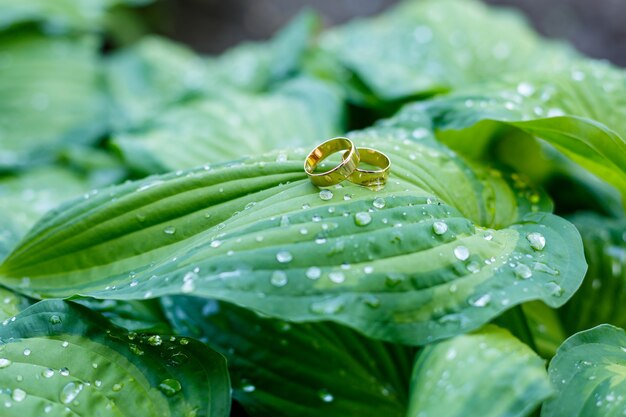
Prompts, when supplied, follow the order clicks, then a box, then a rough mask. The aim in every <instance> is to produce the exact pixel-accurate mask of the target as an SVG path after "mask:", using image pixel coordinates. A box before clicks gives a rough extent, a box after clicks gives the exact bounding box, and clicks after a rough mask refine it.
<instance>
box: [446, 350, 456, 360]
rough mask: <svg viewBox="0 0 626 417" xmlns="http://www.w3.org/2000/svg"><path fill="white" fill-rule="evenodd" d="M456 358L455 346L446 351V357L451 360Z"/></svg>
mask: <svg viewBox="0 0 626 417" xmlns="http://www.w3.org/2000/svg"><path fill="white" fill-rule="evenodd" d="M454 358H456V349H455V348H450V349H448V352H447V353H446V359H447V360H449V361H451V360H454Z"/></svg>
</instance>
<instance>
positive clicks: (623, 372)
mask: <svg viewBox="0 0 626 417" xmlns="http://www.w3.org/2000/svg"><path fill="white" fill-rule="evenodd" d="M549 374H550V380H551V381H552V385H553V386H554V387H555V389H556V395H555V396H554V397H552V398H551V399H549V400H548V401H546V403H545V404H544V405H543V408H542V410H541V417H565V416H567V417H583V416H584V417H617V416H623V415H624V413H625V412H626V334H624V330H623V329H620V328H617V327H613V326H610V325H606V324H605V325H601V326H598V327H595V328H593V329H591V330H586V331H584V332H580V333H577V334H575V335H574V336H572V337H570V338H569V339H567V341H565V343H564V344H563V345H562V346H561V347H560V348H559V351H558V352H557V355H556V356H555V357H554V359H553V360H552V362H550V369H549Z"/></svg>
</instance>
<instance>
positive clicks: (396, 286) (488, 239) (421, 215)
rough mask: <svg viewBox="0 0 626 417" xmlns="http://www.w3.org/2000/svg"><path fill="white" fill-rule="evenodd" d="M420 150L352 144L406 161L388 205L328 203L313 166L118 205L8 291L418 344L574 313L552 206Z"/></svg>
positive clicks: (75, 210) (76, 216)
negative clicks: (157, 305)
mask: <svg viewBox="0 0 626 417" xmlns="http://www.w3.org/2000/svg"><path fill="white" fill-rule="evenodd" d="M407 134H408V133H407V132H406V131H405V130H401V129H393V128H389V129H385V128H380V129H377V130H376V129H374V130H370V131H364V132H362V133H355V134H354V135H352V136H353V139H354V140H355V141H356V142H357V143H359V144H360V145H367V144H369V145H370V146H375V147H377V148H380V149H382V150H383V151H385V152H387V153H388V154H389V155H390V157H391V159H392V161H393V174H392V178H391V181H390V183H389V184H388V185H387V187H386V188H385V189H384V191H379V192H374V191H371V190H368V189H364V188H359V187H356V186H346V187H341V188H336V189H334V190H332V191H331V192H332V193H333V195H332V198H329V197H330V195H327V196H325V195H321V196H320V195H319V193H318V190H316V189H315V187H313V186H312V185H311V184H310V182H309V181H308V180H307V179H306V176H305V175H304V173H303V171H302V166H301V164H302V158H303V157H304V152H302V151H296V152H292V153H286V152H283V153H279V154H277V155H276V154H274V155H270V156H269V157H267V156H266V157H259V158H251V159H248V160H245V161H242V162H238V163H234V164H230V165H226V166H221V167H210V166H207V167H205V168H200V169H195V170H192V171H189V172H180V173H174V174H168V175H165V176H161V177H152V178H150V179H147V180H145V181H143V182H139V183H127V184H124V185H122V186H119V187H115V188H111V189H109V190H103V191H101V192H100V193H98V195H96V196H93V197H91V198H89V199H87V200H82V201H80V202H73V203H71V204H68V205H66V206H64V207H63V208H62V209H60V210H58V211H56V212H53V213H51V214H50V215H49V216H47V217H46V218H45V219H43V220H42V221H41V222H40V223H39V225H38V226H36V227H35V228H34V229H33V230H32V231H31V233H30V234H29V236H27V237H26V238H25V240H24V241H23V242H22V244H21V245H20V246H19V247H18V248H17V249H16V250H15V251H14V252H13V253H12V254H11V255H10V256H9V257H8V259H7V260H6V261H5V263H4V264H3V265H2V267H1V273H2V282H3V283H4V284H7V285H11V286H13V287H19V288H20V291H25V292H28V293H33V294H39V295H42V296H70V295H73V294H82V295H90V296H94V297H97V298H116V299H124V298H126V299H137V298H150V297H156V296H160V295H166V294H173V293H194V294H196V295H200V296H205V297H211V298H218V299H222V300H226V301H231V302H235V303H237V304H240V305H243V306H246V307H249V308H252V309H256V310H258V311H261V312H263V313H265V314H269V315H272V316H276V317H280V318H284V319H289V320H295V321H311V320H332V321H336V322H339V323H343V324H346V325H348V326H351V327H353V328H356V329H359V330H360V331H362V332H364V333H366V334H368V335H370V336H374V337H377V338H382V339H387V340H393V341H400V342H406V343H413V344H422V343H426V342H430V341H433V340H436V339H439V338H442V337H447V336H451V335H454V334H458V333H460V332H464V331H468V330H470V329H472V328H476V327H478V326H480V325H482V324H484V323H485V322H487V321H489V320H490V319H491V318H493V317H495V316H497V315H498V314H499V313H500V312H502V311H504V310H506V309H508V308H510V307H511V306H513V305H515V304H518V303H520V302H523V301H527V300H532V299H541V300H543V301H544V302H546V303H547V304H549V305H551V306H559V305H561V304H563V303H564V302H565V301H566V300H567V299H568V298H569V297H570V296H571V294H572V293H573V292H574V291H575V290H576V289H577V288H578V286H579V284H580V280H581V278H582V276H583V274H584V270H585V264H584V259H583V256H582V248H581V245H580V238H579V236H578V234H577V232H576V230H575V229H574V228H573V226H571V225H570V224H569V223H567V222H566V221H564V220H562V219H560V218H558V217H555V216H553V215H551V214H547V213H541V212H533V211H537V210H540V209H541V207H544V208H549V205H548V206H546V205H545V204H546V202H545V200H543V199H542V198H541V195H540V194H536V193H535V192H533V191H532V190H531V189H529V188H527V186H525V185H524V184H523V183H522V182H521V180H520V179H517V183H516V184H514V187H511V186H509V185H508V184H507V182H506V180H505V179H504V177H503V176H502V175H503V174H501V173H500V172H496V171H489V170H483V169H480V168H477V167H474V168H470V167H469V166H468V165H467V164H466V163H465V162H464V161H463V160H461V159H460V158H458V157H457V156H456V155H454V154H453V153H451V152H450V151H448V150H447V149H446V148H444V147H442V146H441V145H437V144H436V143H435V142H433V141H429V140H426V138H423V139H422V140H421V141H419V142H418V141H409V140H406V141H398V140H394V139H393V138H394V137H398V136H401V135H407ZM233 213H235V214H234V215H233ZM490 227H494V228H497V229H498V230H491V229H488V228H490ZM24 277H28V280H27V281H24V280H23V278H24Z"/></svg>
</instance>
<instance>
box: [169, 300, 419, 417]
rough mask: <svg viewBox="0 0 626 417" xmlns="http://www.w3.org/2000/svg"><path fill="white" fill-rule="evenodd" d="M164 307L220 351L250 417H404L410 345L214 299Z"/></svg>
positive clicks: (186, 331) (181, 328) (181, 327)
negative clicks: (292, 320) (265, 314)
mask: <svg viewBox="0 0 626 417" xmlns="http://www.w3.org/2000/svg"><path fill="white" fill-rule="evenodd" d="M163 304H164V306H165V309H166V312H167V314H168V317H169V318H170V320H171V321H172V323H173V325H174V327H175V329H176V330H177V331H178V332H179V333H182V334H183V335H189V336H192V337H195V338H200V340H203V341H206V343H208V344H209V345H210V346H211V347H212V348H214V349H216V350H217V351H218V352H220V353H222V354H224V355H225V356H226V358H227V360H228V364H229V370H230V373H231V378H232V381H233V390H234V391H233V397H234V398H235V399H236V400H237V401H238V402H239V403H241V404H242V405H243V406H244V408H245V409H246V411H247V412H248V414H250V415H251V416H268V415H271V416H302V417H305V416H311V417H315V416H319V415H320V414H321V413H323V414H324V415H325V416H328V417H333V416H340V417H347V416H363V417H367V416H387V417H394V416H398V417H404V416H405V413H406V403H407V397H406V392H407V386H408V382H409V378H410V372H411V363H412V361H413V355H414V351H413V349H411V348H407V347H402V346H397V345H391V344H388V343H384V342H380V341H375V340H372V339H367V338H365V337H363V336H361V335H359V334H358V333H356V332H355V331H353V330H350V329H348V328H346V327H342V326H338V325H336V324H332V323H304V324H298V323H289V322H285V321H280V320H272V319H268V318H262V317H260V316H258V315H256V314H255V313H253V312H250V311H248V310H244V309H242V308H239V307H235V306H234V305H231V304H227V303H219V302H216V301H214V300H205V299H201V298H195V297H193V298H192V297H171V298H165V299H164V300H163ZM235 329H236V330H235Z"/></svg>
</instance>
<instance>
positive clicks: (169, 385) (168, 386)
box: [159, 378, 183, 397]
mask: <svg viewBox="0 0 626 417" xmlns="http://www.w3.org/2000/svg"><path fill="white" fill-rule="evenodd" d="M182 388H183V387H182V385H180V382H179V381H178V380H176V379H170V378H168V379H164V380H163V381H161V383H160V384H159V390H160V391H161V392H162V393H163V394H165V395H166V396H168V397H173V396H174V395H176V394H178V393H179V392H180V390H181V389H182Z"/></svg>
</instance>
